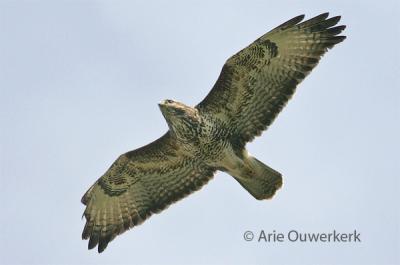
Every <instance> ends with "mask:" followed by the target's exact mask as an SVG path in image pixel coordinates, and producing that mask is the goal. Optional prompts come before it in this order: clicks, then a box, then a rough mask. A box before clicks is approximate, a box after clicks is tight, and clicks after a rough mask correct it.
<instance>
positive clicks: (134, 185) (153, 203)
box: [82, 133, 215, 252]
mask: <svg viewBox="0 0 400 265" xmlns="http://www.w3.org/2000/svg"><path fill="white" fill-rule="evenodd" d="M214 172H215V170H214V169H212V168H209V167H207V166H205V165H202V164H201V163H200V162H198V161H196V160H195V159H194V158H189V157H185V155H183V154H182V153H181V152H180V149H179V146H177V145H176V144H175V143H174V139H173V138H171V137H170V135H169V134H168V133H167V134H165V135H164V136H162V137H161V138H159V139H158V140H156V141H155V142H153V143H151V144H149V145H147V146H144V147H142V148H139V149H137V150H134V151H131V152H128V153H126V154H124V155H121V156H120V157H119V158H118V159H117V160H116V161H115V162H114V163H113V165H112V166H111V167H110V169H109V170H108V171H107V172H106V173H105V174H104V175H103V176H102V177H101V178H100V179H99V180H98V181H96V183H95V184H94V185H93V186H92V187H91V188H90V189H89V190H88V191H87V192H86V193H85V195H84V196H83V197H82V203H83V204H85V205H86V206H87V207H86V210H85V212H84V216H85V218H86V225H85V228H84V230H83V233H82V238H83V239H89V244H88V247H89V249H92V248H94V247H96V245H98V251H99V252H102V251H103V250H104V249H105V248H106V247H107V245H108V243H109V242H110V241H111V240H113V239H114V238H115V237H116V236H117V235H119V234H121V233H123V232H124V231H126V230H128V229H129V228H132V227H133V226H135V225H138V224H140V223H142V222H143V221H144V220H146V219H147V218H148V217H149V216H150V215H151V214H153V213H158V212H160V211H162V210H163V209H165V208H166V207H168V206H169V205H170V204H171V203H173V202H175V201H177V200H179V199H182V198H183V197H185V196H186V195H188V194H190V193H192V192H194V191H196V190H198V189H200V188H201V187H202V186H203V185H204V184H206V183H207V182H208V181H209V180H210V179H211V178H212V176H213V174H214Z"/></svg>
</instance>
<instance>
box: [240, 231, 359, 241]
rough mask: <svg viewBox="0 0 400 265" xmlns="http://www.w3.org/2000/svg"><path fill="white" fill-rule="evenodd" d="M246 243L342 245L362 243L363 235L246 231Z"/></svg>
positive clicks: (356, 233) (355, 232)
mask: <svg viewBox="0 0 400 265" xmlns="http://www.w3.org/2000/svg"><path fill="white" fill-rule="evenodd" d="M243 238H244V240H245V241H256V242H271V243H279V242H303V243H307V242H308V243H318V242H321V243H342V242H354V243H358V242H361V234H360V233H359V232H357V230H354V231H351V232H338V231H336V230H332V231H330V232H327V233H326V232H323V233H312V232H303V231H298V230H290V231H288V232H277V231H275V230H272V231H267V232H266V231H264V230H259V231H250V230H248V231H245V232H244V233H243Z"/></svg>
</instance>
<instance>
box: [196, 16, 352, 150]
mask: <svg viewBox="0 0 400 265" xmlns="http://www.w3.org/2000/svg"><path fill="white" fill-rule="evenodd" d="M328 15H329V14H328V13H325V14H321V15H319V16H317V17H314V18H312V19H310V20H307V21H305V22H302V23H300V22H301V21H302V20H303V18H304V15H302V16H298V17H295V18H293V19H291V20H289V21H287V22H285V23H284V24H282V25H280V26H278V27H276V28H275V29H273V30H272V31H270V32H268V33H266V34H265V35H263V36H261V37H260V38H259V39H257V40H256V41H254V42H253V43H252V44H250V45H249V46H248V47H246V48H245V49H243V50H241V51H240V52H238V53H237V54H235V55H233V56H232V57H231V58H229V59H228V60H227V62H226V63H225V65H224V66H223V68H222V72H221V74H220V76H219V78H218V80H217V82H216V83H215V85H214V87H213V89H212V90H211V92H210V93H209V94H208V95H207V97H206V98H205V99H204V100H203V101H202V102H201V103H200V104H198V105H197V106H196V107H197V108H198V109H199V111H200V112H202V113H203V114H206V115H207V114H210V115H213V116H215V117H216V118H219V119H220V120H222V121H224V122H225V123H226V124H227V125H228V126H229V127H230V128H233V130H234V131H235V135H234V136H235V139H236V140H237V141H238V143H237V144H239V145H241V146H243V145H245V144H246V142H248V141H251V140H252V139H253V138H254V137H255V136H257V135H260V134H261V132H262V131H263V130H265V129H266V128H267V126H269V125H270V124H271V123H272V122H273V120H274V119H275V117H276V116H277V115H278V113H279V112H280V111H281V109H282V108H283V107H284V105H285V104H286V103H287V101H288V100H289V99H290V97H291V96H292V95H293V93H294V91H295V88H296V86H297V84H298V83H300V82H301V81H302V80H303V79H304V78H305V76H306V75H307V74H308V73H310V71H311V70H312V69H313V68H314V67H315V66H316V65H317V63H318V62H319V60H320V58H321V56H322V55H323V54H324V53H325V52H326V51H327V50H328V49H329V48H332V47H333V46H334V45H335V44H337V43H339V42H341V41H343V40H344V39H345V36H337V35H338V34H340V33H341V32H342V31H343V30H344V29H345V26H335V25H336V24H337V23H338V22H339V20H340V17H339V16H337V17H332V18H329V19H327V18H328ZM299 23H300V24H299ZM334 26H335V27H334Z"/></svg>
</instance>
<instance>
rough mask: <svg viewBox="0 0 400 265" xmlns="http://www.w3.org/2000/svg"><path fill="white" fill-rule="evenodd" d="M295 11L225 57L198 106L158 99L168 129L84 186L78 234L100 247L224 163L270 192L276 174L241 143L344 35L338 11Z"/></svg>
mask: <svg viewBox="0 0 400 265" xmlns="http://www.w3.org/2000/svg"><path fill="white" fill-rule="evenodd" d="M328 15H329V14H328V13H324V14H321V15H319V16H316V17H314V18H312V19H310V20H307V21H304V22H301V21H302V20H303V18H304V15H301V16H297V17H295V18H292V19H291V20H289V21H287V22H285V23H283V24H282V25H280V26H278V27H276V28H275V29H273V30H271V31H270V32H268V33H266V34H265V35H263V36H261V37H260V38H258V39H257V40H255V41H254V42H253V43H252V44H250V45H249V46H248V47H246V48H244V49H243V50H241V51H239V52H238V53H237V54H235V55H233V56H232V57H230V58H229V59H228V60H227V61H226V63H225V64H224V66H223V68H222V71H221V74H220V76H219V78H218V80H217V81H216V83H215V85H214V87H213V88H212V90H211V92H210V93H209V94H208V95H207V97H206V98H205V99H204V100H203V101H201V102H200V103H199V104H198V105H197V106H195V107H189V106H186V105H184V104H182V103H179V102H176V101H173V100H164V101H162V102H161V103H159V107H160V109H161V112H162V114H163V115H164V118H165V119H166V121H167V123H168V126H169V130H168V132H166V133H165V134H164V135H163V136H162V137H161V138H159V139H158V140H156V141H154V142H152V143H150V144H148V145H146V146H144V147H141V148H139V149H136V150H134V151H130V152H128V153H125V154H123V155H121V156H120V157H119V158H118V159H117V160H116V161H115V162H114V163H113V164H112V165H111V167H110V168H109V169H108V170H107V172H106V173H105V174H104V175H103V176H102V177H101V178H100V179H98V180H97V181H96V182H95V183H94V184H93V186H91V187H90V188H89V190H88V191H87V192H86V193H85V195H84V196H83V198H82V203H83V204H85V205H86V209H85V212H84V216H85V218H86V225H85V228H84V229H83V233H82V238H83V239H89V249H92V248H94V247H95V246H96V245H98V251H99V252H102V251H104V249H105V248H106V247H107V244H108V243H109V242H110V241H111V240H113V239H114V238H115V237H116V236H117V235H119V234H121V233H123V232H125V231H126V230H128V229H130V228H132V227H134V226H136V225H138V224H140V223H141V222H143V221H144V220H146V219H147V218H148V217H149V216H150V215H152V214H153V213H159V212H160V211H162V210H163V209H165V208H167V207H168V206H169V205H170V204H172V203H173V202H175V201H177V200H180V199H182V198H183V197H185V196H186V195H188V194H190V193H192V192H194V191H196V190H198V189H200V188H201V187H202V186H203V185H204V184H206V183H207V182H208V181H209V180H210V179H211V178H212V177H213V175H214V174H215V172H216V171H217V170H221V171H224V172H227V173H228V174H230V175H231V176H232V177H233V178H235V179H236V180H237V181H238V182H239V183H240V184H241V185H242V186H243V187H244V188H245V189H246V190H247V191H248V192H249V193H250V194H251V195H252V196H254V197H255V198H256V199H258V200H262V199H269V198H271V197H272V196H273V195H274V194H275V192H276V190H277V189H279V188H280V187H281V185H282V177H281V174H280V173H279V172H277V171H275V170H274V169H272V168H270V167H268V166H267V165H265V164H263V163H262V162H260V161H259V160H257V159H256V158H254V157H252V156H250V155H249V154H248V153H247V151H246V148H245V146H246V143H247V142H250V141H251V140H253V139H254V137H255V136H258V135H260V134H261V133H262V131H264V130H265V129H266V128H267V127H268V126H269V125H270V124H271V123H272V122H273V120H274V119H275V117H276V116H277V115H278V113H279V112H280V111H281V109H282V108H283V107H284V106H285V104H286V102H287V101H288V100H289V99H290V97H291V96H292V95H293V93H294V91H295V88H296V86H297V84H298V83H300V82H301V81H302V80H303V79H304V78H305V76H306V75H307V74H309V73H310V71H311V70H312V69H313V68H314V67H315V66H316V65H317V64H318V62H319V60H320V59H321V56H322V55H323V54H324V53H325V52H326V51H327V50H328V49H329V48H332V47H333V46H334V45H335V44H337V43H339V42H342V41H343V40H344V39H345V38H346V37H345V36H338V34H340V33H341V32H342V31H343V30H344V29H345V26H336V24H337V23H338V22H339V20H340V16H336V17H331V18H328Z"/></svg>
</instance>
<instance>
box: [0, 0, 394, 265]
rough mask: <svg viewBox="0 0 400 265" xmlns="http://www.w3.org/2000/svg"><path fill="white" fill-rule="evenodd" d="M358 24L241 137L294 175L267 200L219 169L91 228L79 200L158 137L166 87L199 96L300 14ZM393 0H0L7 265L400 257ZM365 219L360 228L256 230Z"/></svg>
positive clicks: (346, 224)
mask: <svg viewBox="0 0 400 265" xmlns="http://www.w3.org/2000/svg"><path fill="white" fill-rule="evenodd" d="M325 11H329V12H330V13H331V15H342V21H341V23H342V24H345V25H347V29H346V30H345V32H344V34H345V35H346V36H347V37H348V38H347V39H346V40H345V41H344V42H343V43H341V44H339V45H337V46H336V47H335V48H334V49H333V50H331V51H330V52H328V54H327V55H326V56H325V57H324V58H323V59H322V61H321V63H320V64H319V65H318V67H317V68H316V69H315V70H314V71H313V72H312V73H311V75H310V76H308V77H307V78H306V80H305V81H304V82H303V83H301V85H300V86H299V87H298V90H297V92H296V94H295V96H294V97H293V99H292V100H291V101H290V102H289V104H288V105H287V107H286V108H285V109H284V111H283V112H282V113H281V114H280V116H279V117H278V118H277V119H276V121H275V122H274V124H273V125H272V126H271V127H270V128H269V130H268V131H267V132H265V133H264V134H263V135H262V136H261V137H259V138H257V139H256V140H255V141H254V142H252V143H251V144H249V145H248V148H249V151H250V152H251V153H252V155H254V156H255V157H257V158H258V159H259V160H261V161H263V162H264V163H266V164H268V165H269V166H271V167H272V168H274V169H276V170H278V171H279V172H281V173H282V174H283V177H284V186H283V188H282V189H281V190H280V191H279V192H278V193H277V194H276V196H275V197H274V198H273V199H272V200H269V201H257V200H255V199H254V198H253V197H252V196H250V195H249V194H248V193H247V192H246V191H245V190H244V189H243V188H242V187H241V186H240V185H239V184H238V183H237V182H236V181H235V180H234V179H233V178H232V177H230V176H229V175H227V174H225V173H218V174H217V175H216V176H215V178H214V180H212V181H210V182H209V184H208V185H206V186H205V187H204V188H203V189H201V190H200V191H198V192H196V193H195V194H192V195H191V196H189V197H187V198H186V199H184V200H182V201H179V202H178V203H176V204H174V205H172V206H171V207H169V208H168V209H167V210H166V211H164V212H162V213H161V214H157V215H154V216H153V217H151V218H150V219H149V220H147V221H146V222H145V223H144V224H143V225H141V226H138V227H136V228H134V229H132V230H131V231H128V232H126V233H125V234H123V235H122V236H119V237H117V238H116V239H115V240H114V241H112V242H111V243H110V244H109V246H108V248H107V249H106V251H105V252H104V253H102V254H100V255H99V254H98V253H97V252H96V251H95V250H92V251H88V250H87V241H82V240H81V232H82V229H83V226H84V223H85V222H84V220H82V219H81V216H82V213H83V211H84V206H83V205H82V204H81V203H80V198H81V196H82V195H83V193H84V192H85V191H86V190H87V189H88V188H89V186H90V185H91V184H92V183H93V182H94V181H95V180H96V179H97V178H98V177H100V176H101V175H102V174H103V173H104V172H105V171H106V170H107V169H108V167H109V166H110V164H111V163H112V162H113V161H114V160H115V159H116V158H117V157H118V156H119V155H120V154H122V153H124V152H126V151H129V150H132V149H135V148H138V147H140V146H142V145H145V144H147V143H149V142H150V141H152V140H154V139H156V138H158V137H159V136H161V135H162V134H163V133H164V132H165V131H166V130H167V125H166V123H165V121H164V119H163V116H162V115H161V112H160V111H159V109H158V106H157V103H158V102H159V101H160V100H161V99H165V98H173V99H176V100H179V101H182V102H184V103H186V104H188V105H195V104H196V103H198V102H199V101H200V100H202V99H203V98H204V97H205V96H206V94H207V93H208V92H209V90H210V89H211V87H212V85H213V84H214V82H215V80H216V79H217V77H218V75H219V72H220V70H221V67H222V65H223V63H224V62H225V60H226V59H227V58H228V57H229V56H231V55H232V54H234V53H235V52H237V51H239V50H240V49H242V48H243V47H245V46H247V45H248V44H249V43H251V42H252V41H254V40H255V39H256V38H258V37H259V36H261V35H262V34H264V33H266V32H267V31H269V30H270V29H272V28H273V27H275V26H277V25H279V24H280V23H282V22H284V21H286V20H288V19H290V18H292V17H294V16H296V15H299V14H305V15H306V18H310V17H312V16H315V15H318V14H320V13H322V12H325ZM399 11H400V4H399V1H397V0H393V1H345V0H341V1H301V2H300V1H284V0H282V1H244V0H243V1H211V0H210V1H204V0H203V1H192V2H191V3H189V1H164V2H162V3H161V1H158V2H155V1H54V0H52V1H18V0H15V1H7V0H0V125H1V129H0V177H1V178H0V180H1V192H0V201H1V213H0V225H1V234H0V238H1V239H0V244H1V245H0V263H1V264H399V263H400V257H399V249H400V243H399V237H400V229H399V226H400V225H399V207H398V202H399V199H400V198H399V197H400V196H399V181H398V177H399V173H398V172H399V171H400V166H399V164H400V161H399V151H398V150H399V147H400V145H399V138H398V135H400V119H399V116H400V111H399V104H400V93H399V88H400V87H399V85H400V82H399V74H400V71H399V70H400V65H399V60H400V52H399V48H398V47H400V41H399V40H400V26H399V23H398V17H399V15H400V12H399ZM261 230H264V231H265V233H271V232H272V231H274V230H275V231H276V232H277V233H283V234H285V235H286V234H287V233H288V232H289V231H291V230H297V231H299V232H302V233H330V232H332V231H333V230H336V231H337V232H340V233H352V232H353V231H354V230H357V232H359V233H360V237H361V242H358V243H355V242H352V243H321V242H320V243H304V242H290V241H288V240H286V241H285V242H275V243H274V242H257V241H256V240H254V241H252V242H246V241H245V240H244V238H243V233H244V232H245V231H252V232H254V234H256V235H257V234H259V233H260V231H261Z"/></svg>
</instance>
